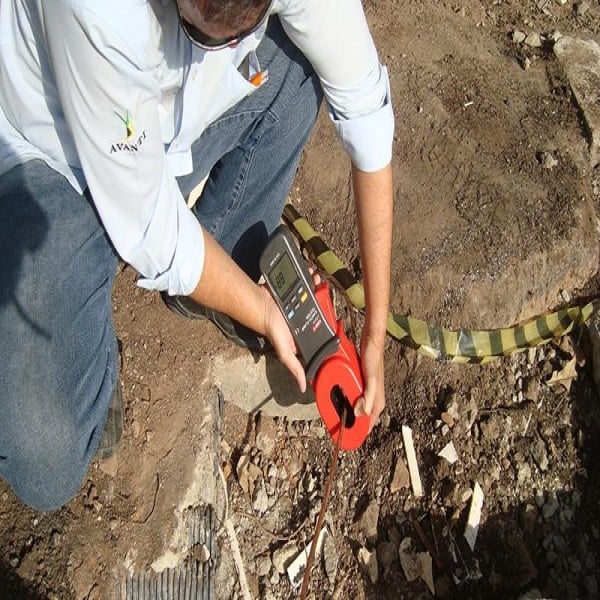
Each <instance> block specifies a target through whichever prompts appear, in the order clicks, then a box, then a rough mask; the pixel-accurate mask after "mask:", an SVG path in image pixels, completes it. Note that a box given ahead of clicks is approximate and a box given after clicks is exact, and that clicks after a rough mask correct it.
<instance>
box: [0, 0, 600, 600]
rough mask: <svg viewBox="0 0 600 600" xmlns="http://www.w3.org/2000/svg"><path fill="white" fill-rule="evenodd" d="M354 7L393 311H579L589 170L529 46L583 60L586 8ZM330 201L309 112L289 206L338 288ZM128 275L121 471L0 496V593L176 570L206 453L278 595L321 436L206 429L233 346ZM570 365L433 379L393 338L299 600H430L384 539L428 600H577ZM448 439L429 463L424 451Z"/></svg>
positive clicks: (596, 472)
mask: <svg viewBox="0 0 600 600" xmlns="http://www.w3.org/2000/svg"><path fill="white" fill-rule="evenodd" d="M365 8H366V12H367V16H368V19H369V22H370V23H371V26H372V31H373V35H374V37H375V39H376V42H377V45H378V48H379V49H380V55H381V58H382V61H383V62H385V63H386V64H387V67H388V69H389V73H390V78H391V82H392V96H393V100H394V105H395V112H396V134H395V143H394V158H393V160H394V166H395V198H396V205H395V223H394V253H393V290H392V307H393V310H394V311H395V312H398V313H402V314H412V315H415V316H417V317H419V318H421V319H424V320H426V321H428V322H431V323H435V324H439V325H444V326H448V327H460V326H465V327H482V328H494V327H500V326H508V325H511V324H514V323H517V322H519V321H520V320H522V319H525V318H529V317H531V316H533V315H536V314H539V313H543V312H546V311H548V310H551V309H555V308H557V307H560V306H564V305H565V304H580V303H582V302H584V301H586V300H588V299H590V298H593V297H596V296H597V295H598V291H599V288H600V285H599V280H598V274H597V273H598V250H599V247H598V246H599V239H598V237H599V236H598V231H599V230H600V228H599V223H600V221H599V217H600V172H599V169H598V168H596V169H595V170H593V169H591V168H590V164H589V154H588V132H587V131H586V128H585V126H584V123H583V119H582V115H581V112H580V110H579V108H578V106H577V105H576V103H575V102H574V100H573V98H572V95H571V93H570V90H569V85H568V81H567V80H566V78H565V75H564V73H562V72H561V69H560V67H559V64H558V62H557V60H556V58H555V57H554V55H553V53H552V34H553V32H555V31H559V32H560V33H561V34H563V35H567V34H568V35H571V36H574V37H581V38H583V39H593V40H595V41H597V42H600V6H599V5H598V3H596V2H589V3H587V2H581V3H573V2H572V1H571V0H567V2H566V3H565V4H564V5H560V3H558V2H555V1H547V2H545V1H543V0H542V1H541V2H518V1H516V0H507V1H502V0H496V1H492V0H489V1H488V0H486V1H483V2H478V1H474V0H465V1H456V2H427V3H425V2H417V1H415V0H380V1H379V2H374V1H373V0H367V1H366V2H365ZM515 31H517V32H523V33H524V34H525V35H529V34H531V33H537V34H539V35H541V36H542V39H541V41H540V46H539V47H537V46H536V47H532V46H530V45H528V44H526V43H522V42H521V43H519V42H516V41H514V32H515ZM323 112H324V111H323ZM549 157H550V158H551V159H552V160H550V159H549ZM550 165H552V166H550ZM351 198H352V197H351V182H350V176H349V164H348V159H347V157H346V156H345V155H344V153H343V152H342V149H341V145H340V143H339V141H338V140H337V139H336V137H335V134H334V132H333V129H332V127H331V126H330V124H329V123H328V122H327V117H326V115H325V114H321V117H320V119H319V123H318V126H317V129H316V130H315V132H314V134H313V136H312V137H311V140H310V142H309V146H308V148H307V152H306V153H305V156H304V158H303V161H302V164H301V168H300V171H299V174H298V177H297V179H296V182H295V184H294V187H293V190H292V193H291V201H292V202H293V203H294V205H295V206H296V207H297V208H298V210H299V211H300V212H301V213H302V214H304V215H305V216H306V217H307V218H308V219H309V221H310V222H311V224H312V225H313V227H314V228H315V229H317V230H318V231H320V232H321V233H322V235H323V237H324V238H325V239H326V240H327V241H328V243H329V244H330V246H331V247H332V248H334V250H335V251H336V253H337V254H338V255H339V256H340V257H341V258H342V260H343V261H344V262H346V264H348V265H349V266H351V268H352V269H353V270H354V272H355V273H356V274H357V276H360V260H359V253H358V243H357V234H356V228H355V227H352V226H349V223H352V222H353V220H354V216H355V213H354V208H353V205H352V199H351ZM135 277H136V276H135V273H134V272H133V271H132V270H131V269H130V268H127V267H122V269H121V272H120V273H119V275H118V277H117V283H116V286H115V290H114V318H115V323H116V328H117V332H118V337H119V339H120V342H121V345H122V362H123V364H122V376H121V378H122V383H123V389H124V397H125V431H124V435H123V440H122V446H121V449H120V451H119V454H118V457H117V458H116V459H115V460H114V461H112V463H109V464H104V465H99V464H98V463H94V464H93V465H92V468H91V469H90V472H89V474H88V478H87V480H86V481H85V482H84V485H83V487H82V490H81V492H80V493H79V494H78V496H77V497H76V498H75V499H74V500H73V501H72V502H71V503H70V504H69V505H68V506H67V507H65V508H64V509H62V510H60V511H57V512H55V513H52V514H41V513H36V512H35V511H33V510H30V509H28V508H25V507H23V506H22V505H20V504H19V502H18V501H17V500H16V499H15V497H14V495H13V494H12V492H11V491H10V490H9V489H8V487H7V486H6V484H4V483H3V482H0V548H1V550H2V551H1V552H0V598H49V599H56V598H60V599H63V598H64V599H67V600H71V599H74V600H83V599H90V600H92V599H104V598H121V597H122V595H121V594H122V585H123V580H124V577H125V574H126V573H127V571H128V569H129V572H133V571H138V572H139V571H143V570H146V569H149V568H150V565H154V566H155V568H156V569H159V568H164V567H165V566H170V565H171V564H175V562H176V560H177V559H178V558H181V556H180V555H177V550H178V549H179V550H181V544H180V541H181V540H180V538H181V536H182V533H181V528H182V525H181V524H182V519H183V515H184V513H185V510H186V508H187V507H188V506H190V505H193V504H194V503H195V502H196V501H197V500H198V498H200V497H209V496H210V497H212V496H214V497H216V498H218V500H217V501H216V504H217V508H218V511H221V512H219V515H221V514H222V510H223V508H224V497H223V492H222V486H221V483H220V480H219V477H218V476H216V475H215V474H214V472H213V470H212V462H211V461H207V460H206V456H208V455H210V456H211V457H212V456H216V457H217V463H218V464H219V465H220V466H221V468H222V469H223V473H224V476H225V478H226V483H227V489H228V493H229V513H230V515H231V517H232V520H233V522H234V524H235V527H236V532H237V536H238V539H239V544H240V550H241V555H242V560H243V563H244V570H245V576H246V579H247V581H248V585H249V587H250V591H251V595H252V597H257V598H258V597H261V598H265V599H279V598H291V597H297V588H294V587H293V586H292V585H291V584H290V582H289V579H288V576H287V573H286V572H285V567H286V566H287V565H288V563H289V557H293V556H295V554H297V553H298V552H300V550H301V549H302V548H303V547H304V545H305V544H306V543H308V542H309V541H310V538H311V535H312V532H313V530H314V522H315V517H316V514H317V511H318V509H319V507H320V498H321V497H322V493H323V487H324V483H325V478H326V475H327V472H328V467H329V460H330V458H329V457H330V454H331V451H332V444H331V442H330V439H329V438H328V436H327V435H326V433H325V431H324V429H323V427H322V425H321V423H320V421H319V420H318V419H316V420H311V421H297V422H291V420H290V419H287V418H285V417H278V418H276V419H274V418H271V417H268V416H265V415H248V414H246V413H244V412H243V411H242V410H240V409H239V408H238V407H237V406H236V404H235V402H229V401H228V402H226V403H225V405H224V409H223V413H224V414H223V425H222V428H221V430H220V431H215V427H214V423H215V422H216V415H217V413H218V396H219V394H218V390H217V389H216V387H215V385H214V381H213V379H214V364H215V361H216V360H218V362H219V364H227V361H231V360H233V359H237V358H239V357H240V356H242V355H243V354H244V351H243V350H240V349H238V348H235V347H232V346H231V344H229V343H228V342H227V341H226V340H225V339H224V338H223V337H222V336H220V334H219V333H218V332H217V330H216V329H215V328H214V327H213V326H212V325H211V324H209V323H206V322H190V321H186V320H184V319H182V318H180V317H178V316H176V315H173V314H172V313H170V312H169V311H168V310H167V309H166V308H165V307H164V305H163V303H162V301H161V299H160V297H159V296H158V295H155V294H148V293H147V292H144V291H142V290H140V289H138V288H137V287H136V286H135ZM585 357H586V340H585V338H583V339H581V338H579V337H577V338H575V339H571V338H565V339H563V340H558V341H557V342H556V343H553V344H550V345H548V346H547V347H545V348H541V349H538V350H537V351H535V352H534V351H531V352H526V353H523V354H520V355H517V356H513V357H507V358H504V359H502V360H499V361H497V362H496V363H494V364H491V365H485V366H464V365H454V364H440V363H435V362H433V361H431V360H429V359H426V358H423V357H421V356H419V355H417V354H416V353H415V352H414V351H412V350H410V349H406V348H404V347H403V346H401V345H400V344H398V343H397V342H395V341H394V340H391V339H390V340H389V341H388V343H387V348H386V375H387V387H386V394H387V399H388V405H387V408H386V411H385V413H384V415H383V417H382V421H381V424H380V425H379V426H378V427H377V428H376V429H375V430H374V432H373V434H372V435H371V436H370V437H369V439H368V440H367V442H366V444H365V445H364V447H362V448H361V449H360V450H358V451H356V452H353V453H344V454H343V455H342V457H341V462H340V466H339V471H338V476H337V478H336V482H335V483H334V488H333V495H332V499H331V503H330V507H329V511H328V515H329V516H328V519H327V522H328V527H329V532H330V534H329V540H328V542H327V543H326V545H325V559H319V560H318V565H317V567H316V568H315V570H314V572H313V576H312V577H313V579H312V586H311V590H312V591H311V594H312V596H311V597H313V598H318V599H320V598H340V599H346V598H348V599H350V598H352V599H354V598H357V599H358V598H390V599H391V598H394V599H395V598H427V597H431V593H430V592H429V591H428V588H427V586H426V585H425V583H424V582H423V580H422V579H421V578H419V577H417V578H416V579H415V580H414V581H408V580H407V577H406V571H405V569H404V568H403V565H402V564H401V561H400V552H399V548H400V546H401V544H402V543H403V540H406V538H411V539H412V540H413V541H412V544H413V545H414V548H415V549H416V551H417V552H427V551H428V552H429V554H430V556H431V557H432V559H433V579H434V583H435V589H436V594H437V597H440V598H513V597H514V598H517V597H520V596H521V595H522V594H523V593H524V592H527V591H530V592H531V591H532V590H538V591H539V592H540V593H541V594H542V595H544V596H547V597H555V598H595V597H598V583H599V582H598V578H599V577H600V518H599V515H600V492H599V487H600V468H599V466H598V464H599V461H598V456H599V455H600V454H599V453H600V443H599V442H598V440H599V439H600V400H599V398H598V391H597V389H596V387H595V386H594V383H593V381H592V378H591V375H590V360H589V355H588V356H587V360H586V359H585ZM269 360H271V361H272V360H274V359H273V358H272V357H271V359H269ZM565 368H571V370H573V369H574V374H575V375H576V378H575V379H573V380H572V383H571V385H570V386H569V389H567V387H566V386H568V384H566V385H555V386H551V385H548V380H549V379H550V378H551V377H552V375H553V374H554V373H557V372H560V371H562V370H563V369H565ZM572 374H573V372H572ZM231 377H232V378H233V379H237V380H239V381H241V382H242V383H243V382H244V380H245V379H248V380H251V379H252V378H254V377H256V373H254V372H253V370H252V368H251V366H250V367H249V368H248V369H247V372H244V373H239V372H232V373H231ZM280 392H281V390H280ZM283 392H285V390H283ZM227 400H235V399H232V398H229V399H227ZM443 414H444V415H445V416H444V417H442V415H443ZM448 415H450V417H448ZM402 425H408V426H410V427H411V428H412V430H413V435H414V440H415V446H416V449H417V459H418V462H419V467H420V471H421V476H422V480H423V487H424V491H425V494H424V497H423V498H421V499H416V498H415V497H414V495H413V494H412V492H411V490H410V486H409V484H408V480H407V475H406V473H404V472H403V469H402V468H401V466H398V465H402V464H404V460H405V452H404V447H403V444H402V438H401V427H402ZM450 441H452V442H453V443H454V446H455V448H456V450H457V454H458V457H459V460H458V462H456V463H455V464H454V465H452V466H451V465H449V464H448V463H447V462H446V461H445V460H444V459H440V458H439V457H438V456H437V454H438V452H439V451H440V450H441V449H442V448H443V447H444V446H445V445H446V444H447V443H448V442H450ZM211 460H212V459H211ZM249 463H251V464H252V465H254V467H253V468H252V469H249V470H248V468H247V467H244V465H246V464H249ZM207 465H209V466H210V467H211V468H208V467H207ZM207 469H208V470H207ZM476 481H477V482H478V483H479V485H480V486H481V488H482V490H483V493H484V496H485V500H484V509H483V517H482V524H481V528H480V531H479V535H478V538H477V543H476V546H475V550H474V551H470V549H468V547H466V545H465V544H464V542H462V541H461V540H462V533H463V530H464V527H465V522H466V519H467V512H468V508H469V504H470V501H471V490H472V489H473V486H474V484H475V482H476ZM249 482H250V483H249ZM217 541H218V545H219V547H220V556H219V560H218V568H217V575H216V579H215V581H216V585H217V587H216V594H215V597H216V598H217V599H218V600H221V599H223V600H229V599H237V598H242V595H241V588H240V582H239V576H238V574H237V572H236V568H235V565H234V563H233V559H232V555H231V551H230V546H229V542H228V540H227V537H226V535H225V534H224V533H223V531H222V530H219V534H218V540H217ZM169 551H170V553H169ZM369 553H373V554H371V556H375V557H376V560H377V566H376V567H375V569H371V571H370V572H369V569H368V568H367V567H365V566H363V565H362V564H361V557H364V556H366V555H367V554H369ZM282 555H285V556H288V560H284V558H282ZM280 571H281V572H280ZM457 581H458V582H459V583H458V584H457V583H456V582H457ZM532 594H533V595H531V596H530V597H541V596H540V595H538V596H536V595H535V592H532Z"/></svg>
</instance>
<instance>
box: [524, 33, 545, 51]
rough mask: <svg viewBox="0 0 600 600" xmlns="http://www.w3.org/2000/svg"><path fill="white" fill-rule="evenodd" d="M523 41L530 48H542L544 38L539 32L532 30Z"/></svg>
mask: <svg viewBox="0 0 600 600" xmlns="http://www.w3.org/2000/svg"><path fill="white" fill-rule="evenodd" d="M523 43H524V44H525V45H526V46H529V47H530V48H541V47H542V38H541V37H540V34H539V33H535V32H532V33H530V34H529V35H527V37H526V38H525V39H524V40H523Z"/></svg>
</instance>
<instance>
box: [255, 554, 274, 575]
mask: <svg viewBox="0 0 600 600" xmlns="http://www.w3.org/2000/svg"><path fill="white" fill-rule="evenodd" d="M272 565H273V563H272V562H271V558H270V557H269V556H259V557H258V558H257V559H256V574H257V575H258V576H259V577H266V576H267V575H268V574H269V573H270V572H271V567H272Z"/></svg>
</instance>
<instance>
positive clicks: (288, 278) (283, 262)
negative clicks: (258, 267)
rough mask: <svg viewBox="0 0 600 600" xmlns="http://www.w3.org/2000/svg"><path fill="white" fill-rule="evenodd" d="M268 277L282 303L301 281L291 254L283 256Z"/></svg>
mask: <svg viewBox="0 0 600 600" xmlns="http://www.w3.org/2000/svg"><path fill="white" fill-rule="evenodd" d="M267 277H268V278H269V280H270V282H271V285H272V286H273V290H274V291H275V293H276V294H277V296H279V299H280V300H282V301H283V300H284V299H285V297H286V296H287V295H288V294H289V293H290V290H291V289H292V287H294V285H295V284H296V283H297V282H298V279H299V278H298V275H297V274H296V269H294V265H293V264H292V260H291V259H290V256H289V254H283V255H282V257H281V258H280V259H279V260H278V261H277V263H276V264H275V266H274V267H273V268H272V269H271V271H269V274H268V275H267Z"/></svg>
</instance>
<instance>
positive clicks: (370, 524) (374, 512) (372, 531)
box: [359, 500, 379, 542]
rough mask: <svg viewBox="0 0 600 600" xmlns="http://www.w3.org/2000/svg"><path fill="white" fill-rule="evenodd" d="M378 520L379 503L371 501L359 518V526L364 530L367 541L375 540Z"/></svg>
mask: <svg viewBox="0 0 600 600" xmlns="http://www.w3.org/2000/svg"><path fill="white" fill-rule="evenodd" d="M378 521H379V504H377V502H376V501H374V500H373V501H372V502H371V503H370V504H369V505H368V506H367V508H366V509H365V511H364V512H363V513H362V515H361V516H360V519H359V526H360V528H361V529H362V531H363V532H364V534H365V536H366V538H367V541H369V542H375V540H377V523H378Z"/></svg>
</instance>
